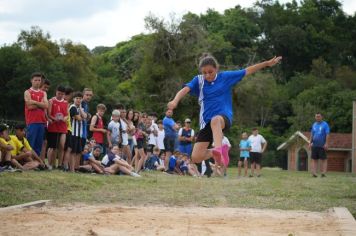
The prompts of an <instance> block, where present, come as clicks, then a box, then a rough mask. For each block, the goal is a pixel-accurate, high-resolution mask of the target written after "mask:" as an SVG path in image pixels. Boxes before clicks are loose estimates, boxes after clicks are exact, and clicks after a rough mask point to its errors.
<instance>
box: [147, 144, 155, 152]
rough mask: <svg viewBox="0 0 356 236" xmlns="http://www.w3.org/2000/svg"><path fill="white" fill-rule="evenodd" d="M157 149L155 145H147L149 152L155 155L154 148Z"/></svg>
mask: <svg viewBox="0 0 356 236" xmlns="http://www.w3.org/2000/svg"><path fill="white" fill-rule="evenodd" d="M154 147H155V145H153V144H148V145H147V152H150V153H153V148H154Z"/></svg>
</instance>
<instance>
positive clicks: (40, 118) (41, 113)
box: [25, 88, 47, 125]
mask: <svg viewBox="0 0 356 236" xmlns="http://www.w3.org/2000/svg"><path fill="white" fill-rule="evenodd" d="M27 91H28V92H29V93H30V95H31V99H32V100H34V101H37V102H42V101H43V98H44V95H45V93H44V92H43V91H42V90H34V89H33V88H30V89H28V90H27ZM25 120H26V124H27V125H29V124H34V123H46V122H47V120H46V116H45V110H44V109H43V108H35V109H28V107H27V105H26V103H25Z"/></svg>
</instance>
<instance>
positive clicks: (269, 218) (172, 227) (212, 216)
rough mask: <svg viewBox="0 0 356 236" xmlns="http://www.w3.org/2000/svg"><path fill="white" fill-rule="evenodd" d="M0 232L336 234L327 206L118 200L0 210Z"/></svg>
mask: <svg viewBox="0 0 356 236" xmlns="http://www.w3.org/2000/svg"><path fill="white" fill-rule="evenodd" d="M0 219H1V226H0V235H28V236H30V235H217V234H220V235H259V236H260V235H284V236H288V235H293V236H296V235H323V236H327V235H342V233H341V229H340V225H339V224H338V221H337V220H335V217H334V216H333V215H332V214H331V213H328V212H307V211H282V210H260V209H242V208H198V207H191V208H185V207H181V208H180V207H153V206H149V207H144V206H139V207H125V206H120V205H115V204H113V205H95V206H89V205H73V206H61V207H58V206H45V207H42V208H29V209H16V210H11V211H4V212H0Z"/></svg>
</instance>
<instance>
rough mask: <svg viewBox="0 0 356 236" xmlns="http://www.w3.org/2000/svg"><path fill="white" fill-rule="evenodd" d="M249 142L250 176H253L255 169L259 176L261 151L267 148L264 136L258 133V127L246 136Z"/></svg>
mask: <svg viewBox="0 0 356 236" xmlns="http://www.w3.org/2000/svg"><path fill="white" fill-rule="evenodd" d="M248 140H249V141H250V142H251V152H250V159H251V175H250V177H253V176H254V171H255V169H256V173H257V177H260V176H261V173H260V170H261V161H262V153H264V152H265V150H266V148H267V141H266V140H265V138H264V137H263V136H262V135H260V134H258V129H257V128H253V129H252V135H250V137H249V138H248Z"/></svg>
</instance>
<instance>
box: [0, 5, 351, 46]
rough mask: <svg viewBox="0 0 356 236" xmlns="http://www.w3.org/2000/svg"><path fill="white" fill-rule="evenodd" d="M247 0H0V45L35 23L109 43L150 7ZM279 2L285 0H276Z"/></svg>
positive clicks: (125, 34) (185, 8) (61, 34)
mask: <svg viewBox="0 0 356 236" xmlns="http://www.w3.org/2000/svg"><path fill="white" fill-rule="evenodd" d="M254 2H255V0H253V1H248V0H146V1H145V0H60V1H58V0H0V46H3V45H8V44H11V43H13V42H15V41H16V40H17V36H18V34H19V33H20V31H21V30H29V29H30V28H31V26H39V27H40V28H41V29H42V30H43V31H44V32H49V33H50V35H51V37H52V39H54V40H57V41H59V40H60V39H70V40H71V41H73V42H75V43H82V44H84V45H86V46H87V47H89V48H90V49H93V48H94V47H95V46H114V45H116V44H117V43H118V42H121V41H126V40H129V39H130V38H131V37H132V36H134V35H137V34H140V33H147V31H146V30H145V24H144V17H145V16H147V15H149V14H150V13H151V14H153V15H155V16H158V17H161V18H164V19H167V20H168V19H170V17H172V15H174V16H175V18H177V19H180V18H181V16H182V15H184V14H185V13H187V12H193V13H196V14H200V13H204V12H206V10H207V9H209V8H211V9H215V10H217V11H219V12H221V13H223V11H224V10H225V9H228V8H233V7H234V6H236V5H240V6H241V7H243V8H247V7H251V6H252V5H253V3H254ZM279 2H281V3H285V2H289V1H288V0H280V1H279ZM340 2H342V3H343V10H344V11H345V12H346V13H347V14H349V15H353V14H355V11H356V0H341V1H340Z"/></svg>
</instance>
